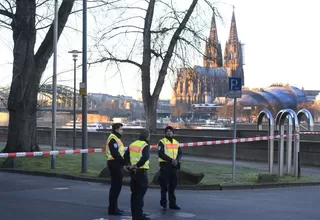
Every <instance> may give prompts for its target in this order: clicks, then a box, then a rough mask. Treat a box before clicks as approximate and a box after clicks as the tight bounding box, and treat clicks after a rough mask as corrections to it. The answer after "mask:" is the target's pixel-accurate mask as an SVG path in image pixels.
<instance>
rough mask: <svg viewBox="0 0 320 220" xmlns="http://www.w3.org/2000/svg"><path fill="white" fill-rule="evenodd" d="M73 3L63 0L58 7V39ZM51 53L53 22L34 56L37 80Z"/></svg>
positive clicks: (71, 0)
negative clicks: (37, 74)
mask: <svg viewBox="0 0 320 220" xmlns="http://www.w3.org/2000/svg"><path fill="white" fill-rule="evenodd" d="M74 2H75V0H63V2H62V3H61V5H60V8H59V11H58V39H59V38H60V35H61V33H62V31H63V29H64V27H65V25H66V23H67V21H68V17H69V15H70V12H71V10H72V7H73V5H74ZM52 53H53V22H52V25H51V27H50V29H49V30H48V32H47V34H46V36H45V38H44V40H43V41H42V43H41V45H40V47H39V49H38V51H37V53H36V55H35V62H36V69H37V72H38V73H39V74H40V75H39V76H38V77H39V78H40V77H41V75H42V73H43V71H44V70H45V68H46V65H47V63H48V61H49V59H50V57H51V55H52ZM39 80H40V79H39Z"/></svg>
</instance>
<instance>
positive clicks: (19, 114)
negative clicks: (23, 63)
mask: <svg viewBox="0 0 320 220" xmlns="http://www.w3.org/2000/svg"><path fill="white" fill-rule="evenodd" d="M11 89H12V90H20V89H21V88H17V86H13V87H12V88H11ZM32 90H34V91H31V93H32V94H30V96H29V97H28V96H24V97H20V98H22V102H20V103H19V102H18V101H17V100H19V99H20V98H19V97H18V98H17V99H15V100H12V98H11V100H12V101H11V100H10V98H9V100H10V101H11V102H9V103H10V105H9V131H8V141H7V145H6V147H5V148H4V150H3V152H4V153H9V152H29V151H39V150H40V148H39V145H38V137H37V87H36V88H35V89H32ZM13 96H14V95H11V96H10V97H13ZM32 96H33V97H32ZM12 106H15V107H16V108H12ZM13 109H14V110H13Z"/></svg>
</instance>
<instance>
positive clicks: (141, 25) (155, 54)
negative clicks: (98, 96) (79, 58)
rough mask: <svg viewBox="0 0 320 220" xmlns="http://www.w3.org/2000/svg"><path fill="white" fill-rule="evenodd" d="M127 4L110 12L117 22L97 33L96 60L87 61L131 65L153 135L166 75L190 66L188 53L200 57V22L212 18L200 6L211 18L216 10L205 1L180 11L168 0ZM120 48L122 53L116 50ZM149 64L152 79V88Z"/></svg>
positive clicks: (193, 2)
mask: <svg viewBox="0 0 320 220" xmlns="http://www.w3.org/2000/svg"><path fill="white" fill-rule="evenodd" d="M130 2H131V4H129V3H127V1H125V0H123V1H121V5H120V4H118V5H117V7H115V8H114V10H115V11H116V12H117V13H116V14H115V16H118V17H117V19H116V20H115V21H113V22H112V23H111V24H110V26H108V27H106V28H105V29H104V30H103V31H101V30H99V32H98V33H97V36H99V38H98V39H97V42H98V43H97V48H98V50H99V53H100V57H99V58H97V60H95V61H92V62H90V63H91V64H95V63H101V62H105V61H108V63H114V64H116V65H120V64H130V65H133V66H135V67H136V68H137V69H138V70H139V71H140V73H141V82H142V98H143V102H144V110H145V114H146V117H147V126H148V128H149V129H150V130H151V131H152V132H155V131H156V112H157V102H158V100H159V96H160V92H161V90H162V87H163V85H164V82H165V79H166V76H167V74H168V73H169V72H174V71H175V69H177V67H178V66H180V67H181V66H183V67H187V66H188V65H190V64H191V63H193V62H194V56H191V55H192V54H197V55H198V56H199V53H200V54H202V55H203V53H202V51H201V49H199V48H201V45H202V44H203V43H204V42H205V40H206V37H205V35H204V34H202V33H203V30H205V28H204V27H205V25H203V24H204V23H205V24H207V23H206V22H207V21H208V20H209V22H210V21H211V19H208V17H207V14H206V13H204V14H203V11H205V10H204V9H203V8H202V7H203V6H205V7H206V8H208V9H210V10H207V11H210V17H211V16H212V11H215V10H214V7H213V3H212V2H210V1H209V0H202V1H201V0H200V1H199V0H190V1H185V0H184V1H183V3H184V4H183V6H181V5H180V7H178V6H177V3H175V2H174V1H173V0H157V1H156V0H149V1H138V2H136V3H132V1H130ZM179 2H181V1H179ZM201 3H202V4H201ZM185 5H188V6H187V7H185ZM203 15H206V16H203ZM204 17H205V18H204ZM201 18H203V20H202V21H201ZM206 34H207V33H206ZM130 39H131V42H130V43H129V45H127V43H126V42H128V41H130ZM132 39H133V40H132ZM112 43H114V44H113V45H112ZM121 45H122V46H123V47H125V48H126V50H125V51H123V50H121V49H120V48H121ZM128 47H129V49H128ZM130 48H131V49H130ZM153 65H154V66H155V69H156V78H157V79H156V82H155V85H154V88H153V89H152V85H151V76H152V74H151V73H152V68H153ZM127 74H128V73H127Z"/></svg>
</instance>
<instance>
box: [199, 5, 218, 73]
mask: <svg viewBox="0 0 320 220" xmlns="http://www.w3.org/2000/svg"><path fill="white" fill-rule="evenodd" d="M203 65H204V66H205V67H210V68H213V67H222V50H221V44H220V43H219V39H218V31H217V24H216V19H215V12H214V11H213V15H212V19H211V27H210V34H209V38H208V39H207V42H206V48H205V54H204V57H203Z"/></svg>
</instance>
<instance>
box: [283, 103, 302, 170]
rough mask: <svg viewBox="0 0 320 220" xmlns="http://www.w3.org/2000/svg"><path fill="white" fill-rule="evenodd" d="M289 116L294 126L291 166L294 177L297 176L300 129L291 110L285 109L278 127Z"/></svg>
mask: <svg viewBox="0 0 320 220" xmlns="http://www.w3.org/2000/svg"><path fill="white" fill-rule="evenodd" d="M287 116H289V117H291V118H292V121H293V124H294V133H295V136H294V157H293V164H294V175H295V176H298V154H299V148H300V134H299V132H300V127H299V121H298V117H297V114H296V113H295V112H294V111H293V110H292V109H285V110H284V111H283V112H282V114H281V116H280V123H279V124H280V126H281V125H283V124H284V121H285V119H286V117H287Z"/></svg>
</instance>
